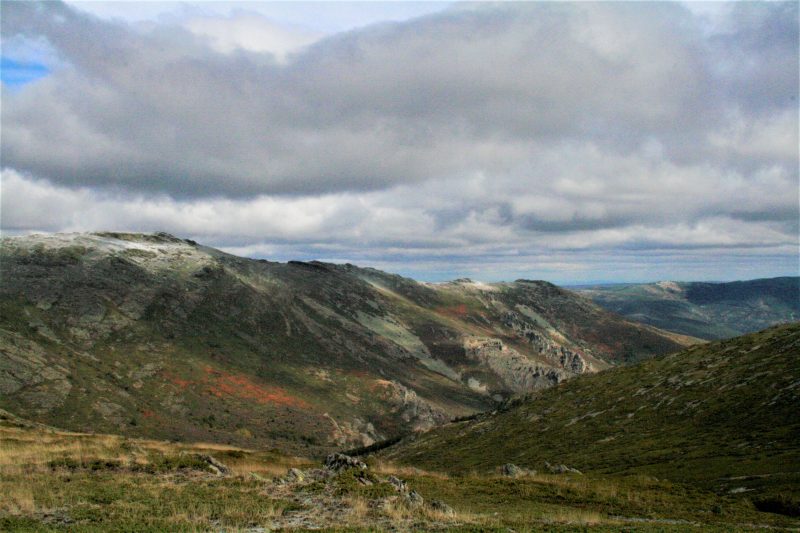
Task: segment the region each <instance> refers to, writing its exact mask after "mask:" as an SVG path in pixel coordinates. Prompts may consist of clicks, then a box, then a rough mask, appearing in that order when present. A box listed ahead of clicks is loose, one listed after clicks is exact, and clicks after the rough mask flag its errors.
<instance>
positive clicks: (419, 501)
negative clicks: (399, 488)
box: [406, 490, 425, 507]
mask: <svg viewBox="0 0 800 533" xmlns="http://www.w3.org/2000/svg"><path fill="white" fill-rule="evenodd" d="M406 503H407V504H408V506H409V507H421V506H422V505H424V504H425V498H423V497H422V495H421V494H420V493H419V492H417V491H415V490H412V491H411V492H409V493H408V494H406Z"/></svg>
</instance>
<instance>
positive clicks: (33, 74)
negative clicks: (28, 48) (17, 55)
mask: <svg viewBox="0 0 800 533" xmlns="http://www.w3.org/2000/svg"><path fill="white" fill-rule="evenodd" d="M49 73H50V69H49V68H47V66H46V65H43V64H42V63H34V62H25V61H17V60H15V59H12V58H10V57H2V58H0V81H2V82H3V84H5V85H10V86H12V87H19V86H22V85H25V84H26V83H30V82H32V81H36V80H38V79H39V78H43V77H45V76H47V75H48V74H49Z"/></svg>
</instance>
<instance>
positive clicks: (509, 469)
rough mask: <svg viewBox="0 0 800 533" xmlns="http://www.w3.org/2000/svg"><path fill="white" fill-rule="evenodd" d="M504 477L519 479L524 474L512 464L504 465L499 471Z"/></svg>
mask: <svg viewBox="0 0 800 533" xmlns="http://www.w3.org/2000/svg"><path fill="white" fill-rule="evenodd" d="M501 471H502V473H503V475H504V476H508V477H519V476H521V475H522V474H523V473H524V470H523V469H521V468H520V467H518V466H517V465H515V464H514V463H506V464H504V465H503V467H502V469H501Z"/></svg>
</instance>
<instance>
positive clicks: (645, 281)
mask: <svg viewBox="0 0 800 533" xmlns="http://www.w3.org/2000/svg"><path fill="white" fill-rule="evenodd" d="M100 233H131V234H142V235H155V234H157V233H167V234H168V235H171V236H173V237H176V238H179V239H183V240H196V239H191V238H190V237H185V236H180V235H173V234H171V233H169V232H163V231H153V232H136V231H124V230H115V231H111V230H97V231H87V232H28V233H20V234H14V235H0V238H23V237H26V236H32V235H89V234H100ZM196 242H197V244H199V245H200V246H206V247H210V248H215V247H213V246H209V245H207V244H205V243H203V242H202V241H196ZM219 250H220V251H222V252H225V253H231V255H237V254H235V253H232V252H229V251H227V250H224V249H222V248H219ZM237 256H238V255H237ZM238 257H244V258H247V259H253V260H267V261H271V262H278V263H288V262H290V261H300V262H311V261H319V262H323V263H329V264H335V265H345V264H351V265H353V266H355V267H358V268H374V269H377V270H381V271H383V272H386V273H388V274H396V275H399V276H402V277H405V278H409V279H412V280H414V281H416V282H419V283H431V284H443V283H452V282H455V281H459V280H464V279H469V280H470V281H473V282H477V283H512V282H514V281H517V280H529V281H545V282H548V283H552V284H554V285H557V286H559V287H563V288H568V289H571V288H582V287H583V288H588V287H592V286H611V285H645V284H654V283H662V282H676V283H694V282H698V283H731V282H738V281H743V282H746V281H756V280H762V279H776V278H784V277H800V273H795V274H791V273H789V274H776V275H767V276H761V277H755V278H733V279H643V280H639V281H627V280H625V281H604V280H589V281H580V282H577V283H573V282H569V281H567V282H561V281H559V280H557V279H547V278H537V277H530V276H526V275H511V276H509V277H507V278H498V279H481V278H478V277H470V276H455V277H439V278H438V279H425V278H419V277H415V276H413V275H411V274H409V273H405V272H400V271H392V270H386V269H383V268H379V267H376V266H374V265H370V264H360V263H353V262H352V261H346V260H344V261H343V260H339V261H336V260H322V259H319V258H315V257H304V258H298V257H284V258H273V257H251V256H238Z"/></svg>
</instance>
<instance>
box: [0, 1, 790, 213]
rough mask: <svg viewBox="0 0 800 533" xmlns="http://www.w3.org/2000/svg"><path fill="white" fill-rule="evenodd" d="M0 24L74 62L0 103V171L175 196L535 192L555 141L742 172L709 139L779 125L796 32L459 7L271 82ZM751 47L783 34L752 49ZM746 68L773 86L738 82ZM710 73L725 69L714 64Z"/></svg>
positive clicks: (69, 34) (315, 57) (268, 60)
mask: <svg viewBox="0 0 800 533" xmlns="http://www.w3.org/2000/svg"><path fill="white" fill-rule="evenodd" d="M787 6H788V7H787ZM792 6H794V7H792ZM4 7H5V9H4V17H3V21H2V24H3V27H2V33H3V36H4V38H6V37H12V36H14V35H17V34H25V35H29V36H31V37H36V36H45V37H46V38H47V39H49V40H50V41H51V43H52V44H53V46H54V47H55V49H56V50H57V51H58V52H59V53H60V54H61V55H62V56H63V59H64V60H65V61H66V62H68V63H69V64H70V65H71V67H67V68H64V69H60V70H58V71H57V72H56V73H55V74H54V75H53V76H52V77H50V78H48V79H45V80H42V81H40V82H39V83H37V84H36V85H35V86H30V88H28V89H26V90H25V91H20V92H19V93H15V94H11V93H8V92H6V93H5V94H4V95H3V100H4V104H5V105H4V106H3V110H2V113H3V116H2V122H3V129H4V139H3V146H2V156H3V162H4V165H7V166H8V167H11V168H16V169H18V170H23V171H27V172H31V173H33V174H35V175H37V176H41V177H45V178H47V179H49V180H51V181H53V182H55V183H64V184H68V185H71V186H78V185H87V186H105V187H108V186H119V187H124V188H127V189H130V190H134V191H149V192H164V193H168V194H170V195H172V196H176V197H186V198H188V197H204V196H214V195H224V196H232V197H242V196H247V195H252V194H259V193H262V194H296V195H310V194H321V193H326V192H332V191H357V190H380V189H386V188H390V187H392V186H394V185H397V184H402V183H420V182H426V181H429V180H434V179H449V178H461V177H465V176H470V175H472V174H474V173H476V172H481V173H485V174H489V175H493V176H500V177H502V176H510V175H514V174H515V173H519V172H525V171H528V173H527V178H526V179H527V180H528V182H530V183H531V184H534V185H537V186H538V185H542V184H546V183H547V181H548V179H549V176H548V175H546V174H537V173H536V172H535V170H536V169H532V168H530V166H529V154H531V153H534V152H540V151H543V150H545V151H546V150H547V149H548V147H553V146H556V147H558V146H560V145H562V144H563V143H565V142H566V143H570V142H577V143H582V142H591V143H594V144H596V145H598V146H600V147H601V148H602V149H603V150H605V151H608V152H610V153H621V154H628V153H631V152H635V151H636V150H638V149H639V147H640V146H641V145H642V143H643V142H644V141H645V140H647V139H651V140H655V141H657V142H658V143H659V144H660V145H661V147H662V148H661V149H662V153H663V156H664V157H667V158H670V159H672V160H675V161H679V162H681V163H682V164H695V163H697V162H698V161H705V160H708V158H709V157H714V158H716V159H717V160H718V161H719V164H723V163H724V164H727V165H731V164H733V165H735V166H736V165H745V163H746V162H748V161H752V158H749V159H748V158H738V159H736V160H731V158H727V160H726V159H724V158H723V157H721V156H720V155H718V154H716V153H715V150H716V148H714V147H712V146H710V145H709V143H708V135H709V131H715V130H724V129H725V127H726V124H727V121H728V120H729V112H730V110H731V106H736V108H737V109H738V108H741V107H742V106H743V105H745V104H747V105H749V107H748V108H747V109H746V111H747V112H748V113H755V114H756V115H758V116H759V117H760V116H762V115H763V114H766V116H770V114H772V113H776V112H778V111H781V110H784V111H785V110H786V108H787V106H789V105H790V104H789V103H786V102H783V101H782V100H781V96H780V95H781V94H783V93H785V92H786V90H787V88H791V87H792V86H794V87H795V89H796V76H795V77H794V82H791V81H787V80H790V79H791V73H792V72H793V70H792V69H796V59H797V57H796V55H797V54H796V48H792V47H791V46H789V47H787V45H786V42H787V39H788V38H787V37H785V36H784V35H783V34H784V33H786V32H789V33H790V34H791V32H792V31H794V32H795V34H796V27H795V26H792V25H791V24H789V25H788V27H787V26H786V24H783V25H781V24H779V23H778V22H775V21H778V20H783V19H782V18H781V17H782V16H785V15H786V13H787V11H788V12H792V10H794V11H795V12H796V9H797V8H796V5H795V4H776V5H766V6H764V7H759V8H758V13H756V14H752V13H751V12H750V11H748V10H746V9H738V10H734V13H733V14H732V15H731V16H732V18H733V21H734V23H735V24H733V29H732V30H731V32H730V34H727V35H726V36H723V37H719V38H715V39H706V38H704V37H703V36H702V32H701V31H700V27H699V25H697V24H696V23H695V21H694V19H693V18H692V15H691V14H690V13H689V12H688V11H687V10H685V9H684V8H683V7H681V6H680V5H678V4H644V3H631V4H623V3H619V4H557V3H530V4H518V3H509V4H490V5H478V6H468V7H465V8H454V9H450V10H447V11H445V12H444V13H441V14H435V15H430V16H426V17H423V18H420V19H416V20H412V21H408V22H403V23H391V24H381V25H376V26H373V27H368V28H366V29H363V30H358V31H353V32H349V33H346V34H342V35H338V36H334V37H331V38H328V39H325V40H323V41H321V42H318V43H317V44H316V45H314V46H312V47H311V48H310V49H309V50H307V51H305V52H303V53H300V54H298V55H296V56H294V57H293V59H292V60H291V61H290V62H289V63H288V64H286V65H281V64H278V63H277V62H276V61H275V60H274V58H273V57H272V56H270V55H269V54H256V53H249V52H244V51H239V52H236V53H233V54H220V53H217V52H215V51H213V50H212V49H211V48H210V47H209V46H208V43H206V42H204V41H203V40H202V39H200V38H199V37H197V36H195V35H192V34H191V33H190V32H188V31H186V30H182V29H180V28H177V27H160V26H157V27H156V28H155V29H153V30H150V31H147V32H142V31H139V30H134V29H132V28H130V27H127V26H125V25H122V24H113V23H109V22H106V21H101V20H99V19H94V18H92V17H90V16H88V15H84V14H80V13H78V12H76V11H74V10H72V9H71V8H69V7H67V6H65V5H63V4H58V3H50V2H48V3H22V2H18V3H10V4H8V6H4ZM795 19H796V17H795ZM751 21H755V22H753V23H752V24H750V23H751ZM749 24H750V25H749ZM751 26H753V27H751ZM765 31H766V32H767V33H768V34H770V35H771V34H772V33H778V34H780V35H776V36H773V37H771V38H770V37H763V38H760V39H756V38H755V36H756V35H759V34H761V33H764V32H765ZM790 36H791V35H790ZM790 36H789V37H790ZM754 58H760V59H766V58H768V59H769V62H768V63H769V65H770V66H769V67H764V68H768V69H769V71H768V72H767V71H766V70H759V71H757V72H749V73H746V74H742V68H741V67H743V66H747V65H749V64H750V63H751V62H752V60H753V59H754ZM722 60H724V61H727V63H728V65H729V68H726V69H723V70H720V69H717V68H715V67H714V64H716V63H715V62H719V61H722ZM781 67H785V68H783V69H781ZM763 73H766V74H768V75H769V77H768V79H769V80H772V81H770V83H773V81H774V84H775V85H776V86H780V90H779V91H778V93H780V94H778V93H776V94H775V95H773V94H772V93H770V94H769V95H767V96H768V99H769V100H770V101H771V102H772V104H771V105H770V106H766V105H763V104H762V103H760V102H755V103H754V102H751V100H753V96H752V95H751V93H752V94H754V93H753V90H752V87H756V88H758V87H760V85H759V84H758V82H755V81H754V79H755V78H756V75H760V74H763ZM792 83H794V85H792ZM748 84H749V85H748ZM751 86H752V87H751ZM781 91H783V92H781ZM748 95H751V96H748ZM782 102H783V103H782ZM776 110H777V111H776ZM771 163H772V164H776V163H777V164H780V165H784V166H786V167H787V168H794V167H793V164H794V162H793V161H790V160H782V161H772V162H771ZM736 168H739V167H738V166H737V167H736ZM742 168H744V170H746V171H747V172H752V171H754V169H753V168H752V164H751V166H750V167H747V168H745V167H742Z"/></svg>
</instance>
